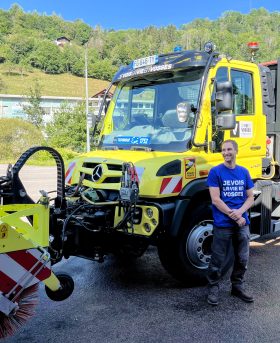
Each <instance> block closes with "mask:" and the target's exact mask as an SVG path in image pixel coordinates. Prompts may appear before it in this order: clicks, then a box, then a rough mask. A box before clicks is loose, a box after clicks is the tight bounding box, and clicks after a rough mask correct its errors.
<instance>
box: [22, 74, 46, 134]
mask: <svg viewBox="0 0 280 343" xmlns="http://www.w3.org/2000/svg"><path fill="white" fill-rule="evenodd" d="M27 102H28V104H27V105H23V106H22V107H23V110H24V112H25V113H26V114H27V121H29V122H30V123H32V124H33V125H35V126H36V127H38V128H41V127H43V121H44V119H43V116H44V110H43V108H42V107H41V86H40V83H39V82H38V80H35V82H34V86H33V87H30V89H29V94H28V95H27Z"/></svg>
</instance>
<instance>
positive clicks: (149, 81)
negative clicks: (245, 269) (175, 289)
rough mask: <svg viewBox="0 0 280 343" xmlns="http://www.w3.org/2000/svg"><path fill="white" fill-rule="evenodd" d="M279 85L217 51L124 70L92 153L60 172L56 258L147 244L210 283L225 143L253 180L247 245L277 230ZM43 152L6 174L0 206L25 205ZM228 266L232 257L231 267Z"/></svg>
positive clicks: (53, 215) (271, 72)
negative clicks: (23, 176)
mask: <svg viewBox="0 0 280 343" xmlns="http://www.w3.org/2000/svg"><path fill="white" fill-rule="evenodd" d="M279 78H280V72H279V63H277V62H272V63H267V64H266V65H257V64H255V63H252V62H244V61H237V60H233V59H231V58H230V57H229V56H226V55H221V54H220V53H219V52H217V51H215V50H214V49H213V46H212V45H211V44H207V45H206V48H205V51H176V52H172V53H168V54H164V55H153V56H148V57H145V58H141V59H138V60H135V61H133V62H131V63H130V64H129V65H127V66H124V67H121V68H120V69H119V71H118V72H117V73H116V75H115V76H114V78H113V80H112V83H111V86H113V87H114V88H115V91H114V95H113V98H112V99H111V101H110V102H109V101H107V100H108V99H107V96H106V94H108V93H109V90H110V89H111V88H110V87H111V86H110V87H109V88H108V90H107V93H106V94H105V96H104V99H103V103H102V106H101V108H100V112H99V115H98V116H97V118H96V124H95V131H96V127H97V126H98V125H99V129H100V128H101V129H100V130H101V131H100V135H99V139H98V141H96V142H95V148H94V149H93V150H92V151H91V152H89V153H86V154H83V155H81V156H79V157H78V158H76V159H74V160H72V161H71V162H70V163H69V164H68V167H67V170H66V174H65V176H64V171H63V170H62V168H61V167H59V168H58V169H59V172H58V196H57V198H56V199H55V201H54V203H52V204H51V205H50V206H49V211H50V224H49V231H50V247H49V253H50V255H51V260H52V263H57V262H59V261H60V260H61V258H62V257H66V258H67V257H69V256H73V255H74V256H80V257H84V258H88V259H92V260H95V261H98V262H102V261H103V260H104V257H105V256H106V255H107V254H115V255H118V256H122V258H125V259H130V258H135V257H139V256H141V255H142V254H143V253H144V252H145V250H146V249H147V247H148V246H150V245H152V246H156V247H157V249H158V254H159V258H160V261H161V263H162V265H163V266H164V268H165V269H166V270H167V271H168V272H169V273H170V274H171V275H172V276H173V277H175V278H176V279H178V280H180V281H182V282H184V283H186V284H192V285H194V284H201V283H203V282H204V281H205V275H206V271H207V266H208V263H209V260H210V257H211V241H212V229H213V220H212V213H211V203H210V197H209V192H208V189H207V185H206V180H207V176H208V173H209V170H210V169H211V168H212V167H213V166H215V165H217V164H219V163H222V156H221V149H220V144H221V142H222V141H223V140H224V139H234V140H236V142H237V143H238V145H239V153H238V156H237V163H238V164H240V165H242V166H244V167H246V168H248V170H249V171H250V174H251V177H252V179H253V180H254V182H255V190H254V192H255V204H254V207H253V208H252V209H251V211H250V216H251V234H252V239H256V238H257V237H260V236H262V235H264V234H268V233H272V232H275V231H277V230H279V229H280V221H279V217H280V207H279V201H280V183H279V164H278V161H279V160H280V148H279V147H280V145H279V137H280V136H279V133H280V93H279V92H280V87H278V88H277V84H280V82H279V83H278V79H279ZM104 112H105V115H102V113H104ZM42 149H44V148H43V147H37V148H31V149H30V150H29V151H27V152H26V153H25V154H24V155H23V157H22V158H20V160H19V161H18V162H17V163H16V165H15V166H14V167H12V168H11V169H10V173H8V175H7V177H6V180H8V181H7V182H5V183H2V191H0V196H1V197H2V204H4V205H5V204H10V203H12V204H18V203H19V204H22V203H30V201H31V200H30V198H29V197H28V195H27V194H26V192H25V189H24V186H23V185H22V183H21V182H20V179H19V177H18V170H19V169H20V168H21V166H22V165H23V164H24V163H25V161H26V160H27V159H28V158H29V156H31V155H32V154H33V153H34V152H35V151H37V150H42ZM48 149H49V151H50V152H51V153H52V155H53V156H54V158H55V159H56V160H59V157H58V155H59V154H57V153H56V152H55V151H54V150H52V149H50V148H48ZM60 164H61V163H60V162H59V163H58V165H60ZM64 183H66V187H65V188H64ZM0 187H1V186H0ZM229 191H230V192H233V193H234V192H238V187H236V186H234V185H233V186H232V187H230V188H229ZM231 263H232V256H231V255H230V254H229V256H228V260H227V261H226V263H225V266H224V270H225V271H226V270H227V269H228V268H229V267H230V265H231Z"/></svg>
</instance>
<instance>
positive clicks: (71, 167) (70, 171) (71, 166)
mask: <svg viewBox="0 0 280 343" xmlns="http://www.w3.org/2000/svg"><path fill="white" fill-rule="evenodd" d="M75 165H76V162H71V163H70V164H69V166H68V169H67V171H66V173H65V182H66V183H68V184H69V185H70V184H71V180H72V175H73V172H74V169H75Z"/></svg>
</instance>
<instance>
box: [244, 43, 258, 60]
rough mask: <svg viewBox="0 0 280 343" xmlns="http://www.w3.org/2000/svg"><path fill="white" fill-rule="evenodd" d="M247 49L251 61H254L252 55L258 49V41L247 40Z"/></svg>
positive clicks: (253, 55)
mask: <svg viewBox="0 0 280 343" xmlns="http://www.w3.org/2000/svg"><path fill="white" fill-rule="evenodd" d="M247 46H248V49H249V51H250V53H251V62H254V57H255V54H256V52H257V51H258V50H259V43H258V42H249V43H248V44H247Z"/></svg>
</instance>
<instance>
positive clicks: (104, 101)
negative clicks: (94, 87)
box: [92, 82, 113, 146]
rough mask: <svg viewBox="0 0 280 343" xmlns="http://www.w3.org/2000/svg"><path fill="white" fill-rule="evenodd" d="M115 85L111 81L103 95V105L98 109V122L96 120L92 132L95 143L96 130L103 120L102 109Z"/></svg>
mask: <svg viewBox="0 0 280 343" xmlns="http://www.w3.org/2000/svg"><path fill="white" fill-rule="evenodd" d="M112 86H113V83H112V82H111V83H110V84H109V86H108V87H107V89H106V91H105V94H104V96H103V99H102V102H101V105H100V107H99V111H98V115H97V117H96V122H95V125H94V128H93V132H92V141H93V143H94V136H95V134H96V130H97V126H98V123H99V122H100V120H101V116H102V110H103V107H104V104H105V103H106V99H107V95H108V93H109V91H110V89H111V87H112ZM93 145H94V146H97V144H93Z"/></svg>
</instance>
